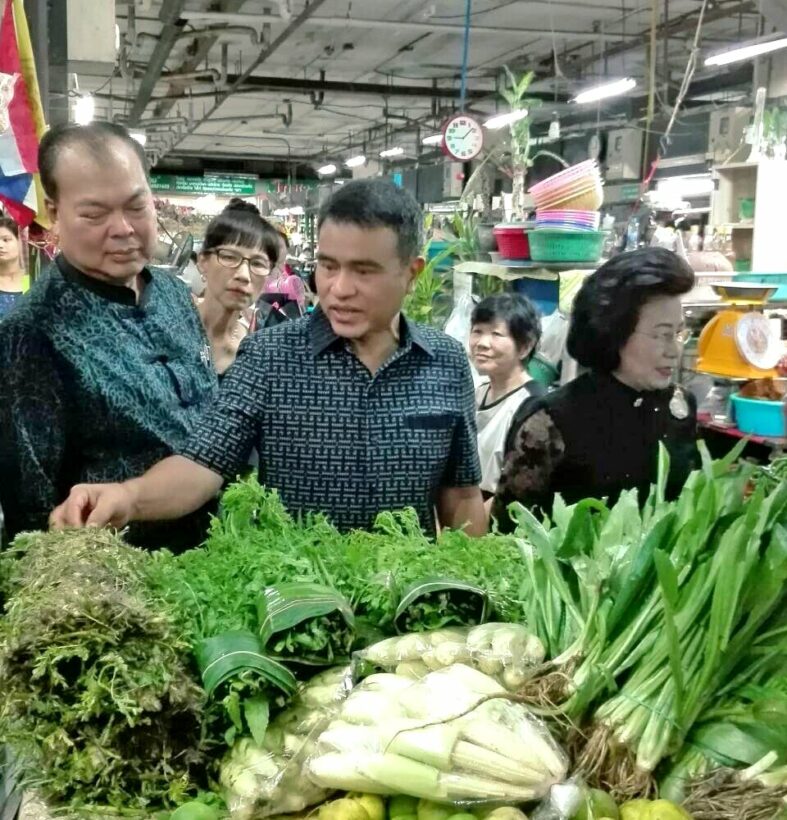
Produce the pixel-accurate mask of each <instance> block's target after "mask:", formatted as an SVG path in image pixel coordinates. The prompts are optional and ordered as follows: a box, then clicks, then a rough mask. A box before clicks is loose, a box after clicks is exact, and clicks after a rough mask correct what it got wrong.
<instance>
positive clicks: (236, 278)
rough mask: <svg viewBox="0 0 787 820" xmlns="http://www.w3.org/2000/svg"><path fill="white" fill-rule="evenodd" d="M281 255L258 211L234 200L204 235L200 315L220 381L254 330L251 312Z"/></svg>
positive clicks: (275, 237)
mask: <svg viewBox="0 0 787 820" xmlns="http://www.w3.org/2000/svg"><path fill="white" fill-rule="evenodd" d="M278 256H279V235H278V233H277V232H276V230H275V229H274V227H273V226H272V225H271V224H270V223H269V222H268V221H267V220H265V219H263V218H262V217H261V216H260V212H259V211H258V210H257V208H256V207H255V206H254V205H252V204H251V203H249V202H244V201H243V200H242V199H237V198H235V199H232V200H230V203H229V204H228V205H227V207H226V208H225V209H224V210H223V211H222V212H221V213H220V214H219V215H218V216H217V217H215V218H214V219H213V220H212V221H211V222H210V224H209V225H208V228H207V230H206V231H205V240H204V242H203V244H202V249H201V251H200V253H199V256H198V258H197V266H198V267H199V270H200V273H201V274H202V277H203V279H204V280H205V293H204V297H203V299H202V301H201V302H200V304H199V313H200V317H201V318H202V324H203V326H204V327H205V332H206V333H207V334H208V340H209V341H210V347H211V351H212V354H213V364H214V367H215V368H216V372H217V373H218V374H219V376H220V377H221V376H222V375H223V374H224V373H225V371H226V370H227V368H229V366H230V365H231V364H232V363H233V362H234V361H235V356H236V354H237V352H238V346H239V345H240V343H241V341H242V340H243V339H244V337H245V336H246V335H247V334H248V333H249V332H250V331H251V330H253V329H254V326H253V325H254V322H253V316H251V315H250V312H249V308H251V306H252V305H254V304H255V302H256V301H257V299H258V298H259V296H260V294H261V293H262V289H263V286H264V285H265V280H266V278H267V276H268V274H269V273H270V272H271V269H272V268H273V267H274V266H275V265H276V262H277V259H278Z"/></svg>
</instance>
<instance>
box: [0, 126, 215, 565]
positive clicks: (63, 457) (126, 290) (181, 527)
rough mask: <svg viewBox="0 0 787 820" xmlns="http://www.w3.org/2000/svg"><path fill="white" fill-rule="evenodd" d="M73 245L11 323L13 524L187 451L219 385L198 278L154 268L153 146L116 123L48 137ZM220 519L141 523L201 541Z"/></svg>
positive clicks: (0, 342)
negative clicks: (86, 488)
mask: <svg viewBox="0 0 787 820" xmlns="http://www.w3.org/2000/svg"><path fill="white" fill-rule="evenodd" d="M39 165H40V168H41V178H42V181H43V184H44V188H45V190H46V194H47V198H48V199H47V202H48V206H49V209H50V215H51V217H52V220H53V223H54V225H55V229H56V231H57V233H58V236H59V245H60V249H61V254H60V255H59V256H58V257H57V259H56V260H55V263H54V264H53V265H52V266H51V267H50V269H49V270H47V271H46V272H45V273H44V274H43V275H42V276H41V277H40V279H39V280H38V281H37V282H36V283H35V284H34V285H33V287H32V288H31V290H30V292H29V293H28V294H27V295H26V296H24V297H23V298H22V300H21V301H20V303H19V304H18V305H17V307H16V308H15V310H14V311H13V313H12V314H11V315H10V316H9V317H8V318H6V319H5V320H4V321H3V322H2V323H1V324H0V504H2V508H3V511H4V514H5V519H6V524H7V530H8V534H9V535H10V536H13V535H15V534H16V533H17V532H19V531H20V530H25V529H29V530H32V529H40V528H43V527H46V525H47V521H48V518H49V514H50V512H51V511H52V507H54V506H55V505H56V504H59V503H60V502H61V501H63V499H64V498H66V496H67V495H68V492H69V490H70V488H71V487H72V486H73V485H74V484H75V483H78V482H83V481H89V482H93V481H123V480H125V479H128V478H132V477H134V476H139V475H141V474H142V473H144V472H145V470H147V469H148V468H149V467H151V466H152V465H153V464H155V463H156V462H158V461H160V460H161V459H162V458H164V457H165V456H168V455H170V454H171V453H172V452H174V451H175V450H176V449H177V448H178V447H180V446H181V445H182V444H183V443H184V442H185V441H186V439H187V438H188V436H189V435H190V433H191V431H192V430H193V428H194V426H195V424H196V421H197V419H198V418H199V417H200V415H201V414H202V411H203V410H204V409H206V408H207V407H208V406H209V405H211V404H212V403H213V401H214V399H215V397H216V395H217V393H218V384H217V380H216V374H215V372H214V371H213V368H212V366H211V362H210V357H209V348H208V346H207V339H206V337H205V334H204V331H203V329H202V325H201V323H200V320H199V316H198V315H197V312H196V310H195V308H194V305H193V304H192V301H191V298H190V294H189V292H188V290H187V288H186V287H185V286H184V285H183V284H182V283H181V282H178V281H177V280H176V279H175V278H174V277H173V276H171V275H170V274H169V273H167V272H165V271H160V270H156V269H155V268H148V267H146V263H147V261H148V259H149V258H150V255H151V252H152V248H153V246H154V245H155V242H156V214H155V210H154V206H153V196H152V194H151V192H150V187H149V185H148V181H147V176H146V168H145V155H144V152H143V151H142V148H141V146H140V145H138V144H137V143H136V142H134V140H133V139H131V137H130V136H129V135H128V133H127V132H126V131H125V129H123V128H121V127H120V126H117V125H111V124H109V123H98V122H97V123H93V124H92V125H90V126H76V125H65V126H58V127H56V128H53V129H52V130H51V131H49V132H48V133H47V134H46V135H45V137H44V139H43V140H42V143H41V150H40V156H39ZM206 524H207V515H203V516H201V517H200V516H194V517H192V518H190V519H189V520H187V521H179V522H170V523H169V524H168V525H166V526H161V525H150V524H146V525H143V526H134V527H133V528H132V530H131V532H130V533H129V537H130V540H132V541H133V542H134V543H136V544H138V545H140V546H144V547H156V546H163V545H166V546H169V547H171V548H173V549H179V548H182V547H187V546H192V545H194V544H196V543H199V541H200V540H201V539H202V538H203V537H204V527H205V525H206Z"/></svg>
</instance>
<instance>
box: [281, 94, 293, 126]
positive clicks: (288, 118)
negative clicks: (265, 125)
mask: <svg viewBox="0 0 787 820" xmlns="http://www.w3.org/2000/svg"><path fill="white" fill-rule="evenodd" d="M277 113H278V114H279V116H280V117H281V121H282V122H283V123H284V127H285V128H289V127H290V126H291V125H292V103H291V102H290V101H289V100H288V101H287V113H286V114H282V113H281V112H277Z"/></svg>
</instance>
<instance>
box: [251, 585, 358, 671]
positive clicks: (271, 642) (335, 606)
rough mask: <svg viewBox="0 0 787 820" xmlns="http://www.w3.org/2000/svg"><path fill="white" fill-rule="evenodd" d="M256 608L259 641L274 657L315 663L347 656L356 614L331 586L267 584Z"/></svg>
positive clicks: (326, 664) (337, 659)
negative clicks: (258, 622) (260, 639)
mask: <svg viewBox="0 0 787 820" xmlns="http://www.w3.org/2000/svg"><path fill="white" fill-rule="evenodd" d="M257 612H258V616H259V621H260V637H261V638H262V642H263V644H264V645H265V648H266V649H267V650H269V651H270V652H271V653H272V654H273V655H275V656H276V657H279V658H282V659H284V660H288V661H294V662H297V663H303V664H310V665H318V666H331V665H333V664H336V663H342V662H344V661H347V660H348V659H349V657H350V649H351V647H352V644H353V640H354V637H355V616H354V615H353V611H352V607H351V606H350V604H349V602H348V601H347V600H346V599H345V598H344V597H342V596H341V595H340V594H339V593H338V592H336V590H335V589H331V587H326V586H322V585H321V584H311V583H303V582H300V581H294V582H292V583H286V584H276V585H275V586H270V587H267V588H266V589H265V590H264V591H263V593H262V595H261V596H260V600H259V602H258V606H257Z"/></svg>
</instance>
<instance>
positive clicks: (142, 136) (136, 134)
mask: <svg viewBox="0 0 787 820" xmlns="http://www.w3.org/2000/svg"><path fill="white" fill-rule="evenodd" d="M128 135H129V136H130V137H131V139H133V140H136V141H137V142H138V143H139V144H140V145H142V146H144V145H145V144H146V143H147V141H148V135H147V134H146V133H145V132H144V131H129V132H128Z"/></svg>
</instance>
